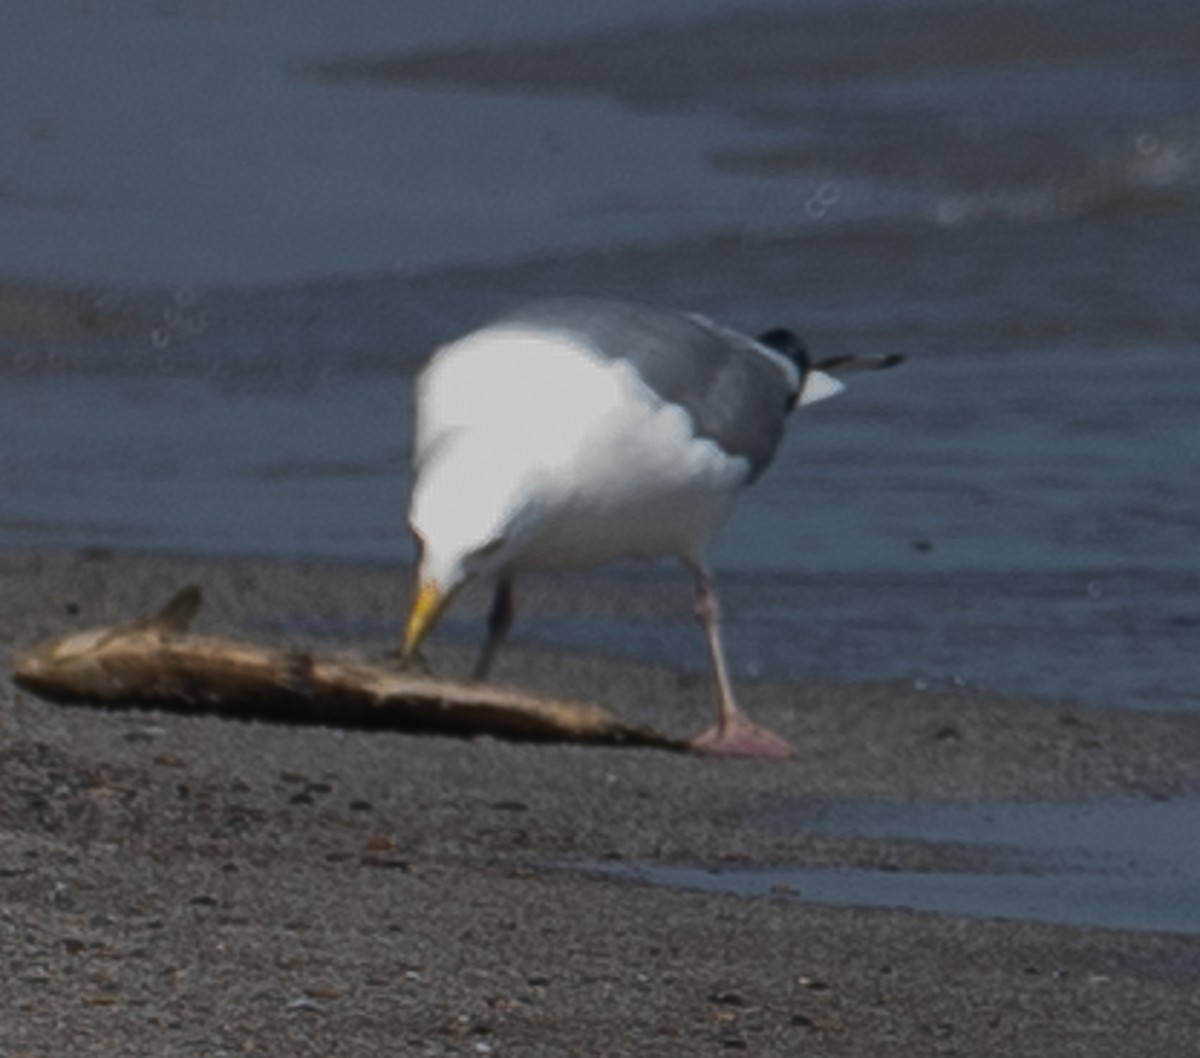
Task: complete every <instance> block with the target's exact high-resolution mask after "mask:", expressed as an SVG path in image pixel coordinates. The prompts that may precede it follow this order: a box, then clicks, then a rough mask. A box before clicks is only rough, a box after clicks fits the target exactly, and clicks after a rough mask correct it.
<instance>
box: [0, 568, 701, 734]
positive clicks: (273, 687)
mask: <svg viewBox="0 0 1200 1058" xmlns="http://www.w3.org/2000/svg"><path fill="white" fill-rule="evenodd" d="M201 602H202V597H201V593H200V590H199V589H198V588H196V587H188V588H185V589H184V590H183V591H181V592H179V593H178V594H177V595H176V596H175V597H174V598H173V599H172V600H171V601H170V602H169V603H168V604H167V605H166V607H164V609H163V610H162V612H161V613H159V614H157V615H156V616H154V617H151V618H149V619H146V620H142V621H136V622H134V623H132V624H127V625H118V626H114V627H111V628H99V629H93V630H91V631H86V632H77V633H74V634H72V635H69V636H66V637H64V638H61V639H56V640H52V641H50V642H47V643H41V644H38V645H37V646H34V647H31V648H29V649H28V650H25V651H23V652H22V653H21V654H19V655H18V656H17V658H16V661H15V665H14V668H15V672H14V679H15V681H16V683H17V684H18V685H19V686H20V687H22V688H24V689H25V690H27V691H30V692H32V693H33V694H36V695H39V696H40V697H42V698H47V699H50V700H52V701H57V702H64V703H77V704H83V705H99V706H109V707H144V708H159V709H169V710H174V711H178V712H185V713H220V714H223V715H227V716H233V717H242V718H258V719H270V720H276V721H282V722H292V723H312V724H328V725H334V726H341V727H347V726H353V727H378V728H393V729H399V730H406V731H437V732H447V733H457V734H463V735H476V734H487V735H498V736H502V737H508V738H518V739H542V740H552V741H564V742H589V743H608V744H615V745H640V746H657V747H659V748H663V749H673V750H686V749H687V748H688V747H687V743H685V742H683V741H681V740H677V739H673V738H669V737H668V736H666V735H662V734H659V733H658V732H656V731H652V730H648V729H645V728H639V727H631V726H629V725H626V724H624V723H622V722H621V721H620V720H618V719H617V718H616V717H615V716H613V715H612V714H611V713H609V712H607V711H606V710H604V709H601V708H599V707H597V706H594V705H587V704H584V703H580V702H572V701H568V700H565V699H559V698H547V697H542V696H537V695H531V694H526V693H525V692H523V691H520V690H517V689H515V688H508V687H497V686H492V685H490V684H482V683H467V682H464V681H456V680H442V679H434V678H432V677H428V676H423V675H418V674H414V673H411V672H405V671H402V670H400V669H399V668H398V667H397V665H396V664H395V663H394V662H393V663H387V662H372V661H368V660H366V659H363V658H360V657H355V656H348V655H329V656H321V655H318V654H315V653H310V652H306V651H296V650H286V649H278V648H274V649H273V648H269V647H262V646H258V645H256V644H253V643H244V642H235V641H231V640H226V639H215V638H207V637H201V636H193V635H189V634H188V628H189V626H190V624H191V621H192V619H193V618H194V617H195V615H196V613H197V611H198V610H199V609H200V606H201Z"/></svg>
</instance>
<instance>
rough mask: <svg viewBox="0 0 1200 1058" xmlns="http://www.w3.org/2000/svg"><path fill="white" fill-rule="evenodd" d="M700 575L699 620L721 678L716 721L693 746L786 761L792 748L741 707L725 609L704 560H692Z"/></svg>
mask: <svg viewBox="0 0 1200 1058" xmlns="http://www.w3.org/2000/svg"><path fill="white" fill-rule="evenodd" d="M686 564H687V566H688V568H689V569H690V570H691V571H692V575H693V576H694V577H695V578H696V620H698V621H699V622H700V625H701V627H702V628H703V629H704V635H705V638H706V639H707V640H708V652H709V655H710V656H711V657H712V664H713V672H714V673H715V675H716V678H717V698H718V713H717V722H716V724H715V725H714V726H713V727H711V728H709V729H708V730H707V731H705V732H704V733H703V734H701V735H697V736H696V737H695V738H694V739H692V747H693V748H694V749H697V750H700V751H701V752H704V753H716V754H721V755H722V756H729V757H762V758H766V759H769V760H783V759H784V758H786V757H790V756H791V755H792V747H791V746H789V745H788V744H787V742H785V741H784V740H783V739H782V738H780V737H779V736H778V735H775V734H772V733H771V732H770V731H768V730H767V729H766V728H765V727H759V726H758V724H755V723H753V722H752V721H751V720H750V719H749V718H748V717H747V716H746V714H745V713H743V712H742V710H741V709H740V708H739V707H738V704H737V701H736V700H735V699H734V697H733V686H732V684H731V683H730V682H729V671H728V668H727V666H726V664H725V649H724V647H723V646H722V645H721V608H720V604H719V603H718V601H717V593H716V590H715V589H714V587H713V581H712V575H711V574H710V573H709V571H708V569H707V568H706V567H705V566H704V565H703V564H702V563H700V562H695V561H688V562H687V563H686Z"/></svg>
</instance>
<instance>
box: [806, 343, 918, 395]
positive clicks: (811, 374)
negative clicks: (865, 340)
mask: <svg viewBox="0 0 1200 1058" xmlns="http://www.w3.org/2000/svg"><path fill="white" fill-rule="evenodd" d="M903 359H904V354H903V353H892V354H890V355H889V356H831V357H829V359H827V360H821V361H820V362H818V363H816V364H813V365H812V367H810V368H809V369H808V371H807V372H805V375H804V388H803V389H802V390H801V391H800V399H799V400H798V401H797V402H796V403H797V404H799V405H801V406H802V407H803V406H804V405H806V404H816V402H817V401H819V400H825V399H826V398H827V397H836V396H837V395H838V394H839V393H841V392H842V390H844V389H845V388H846V383H844V382H843V381H841V379H839V378H835V377H834V376H835V375H844V374H848V373H849V372H852V371H879V370H882V369H883V368H885V367H895V366H896V365H897V364H898V363H900V362H901V361H902V360H903Z"/></svg>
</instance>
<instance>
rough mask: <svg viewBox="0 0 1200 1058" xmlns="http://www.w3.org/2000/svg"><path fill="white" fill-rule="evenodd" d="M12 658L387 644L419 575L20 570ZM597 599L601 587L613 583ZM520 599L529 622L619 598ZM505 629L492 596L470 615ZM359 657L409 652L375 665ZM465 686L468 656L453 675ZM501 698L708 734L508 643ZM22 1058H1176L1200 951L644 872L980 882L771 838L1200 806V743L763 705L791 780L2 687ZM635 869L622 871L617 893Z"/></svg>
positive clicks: (142, 562)
mask: <svg viewBox="0 0 1200 1058" xmlns="http://www.w3.org/2000/svg"><path fill="white" fill-rule="evenodd" d="M0 573H2V575H3V578H4V584H5V592H4V598H5V602H6V604H5V606H4V608H3V613H2V615H0V633H2V636H0V638H2V640H3V642H4V643H5V644H6V649H5V661H6V663H8V662H9V661H10V659H11V650H12V649H15V648H20V647H22V646H26V645H28V644H30V643H32V642H35V641H37V640H40V639H43V638H46V637H48V636H54V635H58V634H62V633H64V632H66V631H69V630H72V629H77V628H82V627H88V626H93V625H102V624H105V623H108V622H111V621H114V620H125V619H128V618H130V617H132V616H136V615H138V614H143V613H148V612H151V611H153V610H154V609H155V608H156V607H157V606H158V605H160V604H161V602H162V601H163V600H164V599H165V598H166V597H167V596H168V595H169V594H170V593H171V592H172V591H173V590H174V589H176V588H177V587H179V586H181V585H182V584H185V583H197V584H201V585H202V586H203V588H204V589H205V591H206V594H207V597H208V600H209V605H208V607H207V608H206V610H205V611H204V613H203V614H202V615H201V617H200V620H199V624H200V627H201V628H202V629H204V630H209V631H220V632H221V633H222V634H234V633H236V634H246V635H250V636H257V637H258V638H262V636H263V633H262V628H263V627H264V622H266V621H268V620H269V619H272V618H281V617H285V616H291V617H295V618H301V617H306V616H307V617H309V618H313V617H317V616H320V617H321V618H322V619H324V620H325V621H327V622H332V623H335V624H336V623H338V622H347V621H357V622H359V624H360V626H363V627H378V628H379V629H380V630H381V633H382V631H383V630H384V629H386V628H387V627H388V622H389V621H391V620H393V619H396V616H397V615H398V614H399V613H400V612H401V609H402V607H403V603H404V592H405V586H406V584H407V579H406V577H405V576H404V571H403V570H391V569H384V568H379V567H362V566H360V567H355V566H339V565H332V564H330V565H318V564H306V565H296V564H285V563H281V562H267V561H251V560H243V561H237V562H220V563H216V562H206V561H200V560H185V559H171V558H164V557H125V556H119V555H112V554H110V553H107V552H89V553H84V554H32V553H25V554H20V553H10V554H6V555H4V556H3V557H2V558H0ZM596 583H603V582H596ZM576 589H577V586H572V585H571V584H569V583H567V584H563V583H561V582H553V581H547V582H544V583H537V584H535V585H533V586H531V589H530V591H529V592H527V593H526V599H525V605H526V607H527V609H529V610H531V611H535V612H536V611H538V610H542V609H548V610H552V611H556V612H569V611H571V610H572V609H573V608H587V607H602V608H606V609H611V610H612V611H613V612H614V613H617V614H620V613H626V614H629V615H632V616H634V617H636V614H637V613H638V608H639V605H645V604H644V602H643V603H639V601H638V600H637V599H636V598H632V597H630V598H626V597H623V595H622V591H624V590H625V589H623V588H622V587H621V585H620V582H619V581H617V582H615V583H614V585H613V586H612V588H611V590H610V593H609V595H608V597H600V598H581V597H580V596H579V593H578V591H577V590H576ZM481 602H482V600H477V599H467V600H466V601H465V612H467V613H468V614H469V613H471V612H472V611H473V610H477V609H478V608H479V605H480V603H481ZM360 645H361V646H362V647H363V648H364V649H368V650H384V649H386V648H387V646H388V645H389V644H388V642H387V639H386V638H385V637H384V636H383V635H382V634H381V636H380V637H379V638H378V641H377V642H363V643H361V644H360ZM433 660H434V663H435V664H436V665H437V666H438V667H439V669H445V670H449V671H453V670H455V669H456V668H458V667H459V666H464V667H465V665H466V663H467V655H466V653H465V651H464V650H463V649H460V648H458V647H454V646H451V647H444V646H443V647H442V648H441V649H438V650H435V651H434V654H433ZM497 676H498V678H500V679H503V680H506V681H510V682H513V683H518V684H521V685H524V686H530V687H541V688H544V689H553V690H557V691H560V692H565V693H570V694H574V695H577V696H579V697H583V698H590V699H592V700H595V701H598V702H600V703H601V704H604V705H607V706H609V707H610V708H612V709H613V710H614V711H616V712H618V713H619V714H620V715H622V716H623V717H626V718H628V719H631V720H636V721H639V722H642V723H652V724H654V725H656V726H659V727H662V728H664V729H666V730H668V731H670V732H672V733H676V734H686V733H688V732H689V731H691V730H693V729H695V728H696V727H697V726H699V724H700V723H701V722H703V721H704V720H705V719H706V718H707V711H708V709H709V707H710V702H709V694H710V688H709V686H708V684H707V682H706V681H704V680H701V679H697V678H696V677H694V676H681V675H679V674H677V673H675V672H672V671H670V670H668V669H663V668H650V667H639V666H637V665H634V664H631V663H628V662H615V661H609V660H605V659H603V658H598V657H594V656H583V655H566V654H562V653H554V654H551V653H549V652H543V651H538V650H535V649H532V648H530V647H528V646H523V645H522V644H521V642H520V641H519V640H518V642H517V643H515V644H514V645H513V649H512V651H511V653H510V654H508V655H507V656H506V658H505V659H504V661H503V663H502V665H501V668H500V671H499V672H498V673H497ZM2 693H3V697H2V699H0V701H2V708H0V758H2V761H3V764H2V768H3V775H4V783H3V787H2V789H0V892H2V893H3V901H2V907H3V910H2V911H0V930H2V931H3V936H4V943H3V946H2V947H0V952H2V955H0V959H2V960H3V968H2V972H3V977H4V980H5V981H6V982H7V983H6V986H5V990H6V993H7V998H6V1002H5V1007H6V1015H5V1017H4V1019H3V1024H2V1026H0V1049H2V1053H4V1054H6V1055H13V1056H16V1055H40V1054H50V1053H59V1054H62V1053H69V1054H72V1055H79V1056H84V1055H105V1056H110V1055H113V1054H122V1055H136V1054H146V1055H151V1054H153V1055H168V1054H192V1053H196V1054H207V1055H217V1054H260V1055H281V1056H282V1055H289V1056H290V1055H296V1054H321V1055H375V1054H414V1055H416V1054H455V1055H458V1054H461V1055H478V1054H497V1055H501V1054H508V1055H565V1054H571V1055H612V1056H618V1055H648V1054H662V1055H676V1054H710V1053H711V1054H716V1053H724V1052H726V1051H730V1050H732V1051H737V1050H745V1051H749V1052H751V1053H755V1054H780V1055H783V1054H800V1053H807V1054H830V1055H877V1054H881V1053H887V1054H901V1055H930V1054H970V1055H985V1054H996V1055H1001V1054H1003V1055H1011V1054H1016V1053H1027V1054H1039V1055H1089V1056H1097V1055H1100V1056H1103V1055H1122V1056H1127V1055H1140V1054H1146V1055H1150V1054H1156V1055H1164V1054H1167V1055H1185V1054H1190V1053H1192V1051H1193V1049H1194V1046H1195V1039H1196V1031H1197V1025H1198V1024H1200V1002H1198V1000H1197V979H1198V974H1200V960H1198V955H1200V947H1198V944H1200V941H1198V940H1197V938H1196V937H1195V936H1186V935H1181V934H1169V933H1153V932H1146V931H1122V930H1106V929H1094V928H1093V929H1089V928H1081V927H1072V926H1061V925H1052V924H1036V923H1031V922H1023V921H1017V920H1000V919H994V920H989V919H986V918H977V917H971V918H967V917H956V916H951V915H942V914H929V913H916V912H912V911H905V910H888V909H867V908H855V907H844V908H838V907H829V906H822V905H820V904H817V903H812V902H809V901H807V900H806V899H805V894H804V892H803V891H796V890H794V889H792V888H790V887H787V886H778V887H776V888H775V889H774V890H772V891H770V892H768V893H766V894H764V895H758V896H739V895H728V894H718V893H704V892H699V891H694V890H689V889H681V888H675V887H670V886H651V885H646V884H642V883H640V882H638V881H637V880H636V879H633V880H630V879H627V878H622V877H620V869H621V868H622V867H623V866H632V865H638V866H639V867H647V866H649V867H653V866H654V865H679V864H682V865H691V866H699V867H706V868H728V867H731V866H738V865H763V864H771V865H795V866H804V867H831V866H832V867H836V866H848V867H855V868H859V869H866V870H872V871H879V872H889V871H925V870H952V871H962V872H970V871H972V870H974V869H976V868H979V867H981V866H983V865H980V864H978V863H975V862H973V859H972V853H971V850H970V849H969V848H968V847H964V848H962V849H955V848H954V847H952V846H944V845H942V846H936V847H935V846H931V845H925V844H923V843H920V842H908V841H894V840H878V839H869V838H855V837H852V836H844V837H838V836H829V835H821V834H820V833H814V832H806V829H805V828H804V827H803V826H788V825H785V824H783V823H781V822H780V821H781V819H787V818H788V817H789V812H794V811H795V810H797V808H798V806H804V805H812V804H819V803H821V802H823V801H839V802H845V801H848V800H861V801H868V802H870V801H891V802H905V801H929V802H948V803H958V804H967V803H975V802H987V801H994V800H1006V799H1008V800H1012V799H1016V800H1046V801H1065V800H1086V799H1092V798H1113V797H1119V798H1127V799H1134V800H1138V801H1158V802H1164V801H1167V802H1169V801H1171V800H1173V799H1182V798H1185V797H1186V796H1189V795H1194V793H1195V790H1196V788H1197V780H1198V778H1200V765H1198V763H1197V762H1198V761H1200V722H1198V721H1197V719H1196V717H1195V716H1193V715H1187V714H1173V715H1172V714H1154V713H1146V712H1139V713H1126V712H1122V711H1117V710H1097V709H1085V710H1078V709H1074V708H1072V707H1070V706H1068V705H1061V704H1049V703H1045V702H1037V701H1022V700H1016V699H999V698H994V697H989V696H985V695H981V694H978V693H972V692H967V691H930V690H925V691H920V690H916V689H914V688H911V687H904V686H900V685H843V686H810V685H803V684H787V685H770V684H765V683H759V684H745V685H744V686H743V697H744V699H745V703H746V705H747V706H748V707H749V708H750V709H751V710H753V711H754V712H755V713H756V714H757V715H760V716H762V717H763V718H764V719H765V720H767V721H768V722H770V723H771V724H772V725H773V726H774V727H776V728H777V729H778V730H780V731H782V732H783V733H784V734H785V735H786V736H788V737H789V738H790V739H792V740H793V742H794V744H795V745H796V747H797V754H796V757H795V758H794V759H793V760H792V761H789V762H787V763H785V764H778V765H767V764H762V763H749V762H741V763H735V762H728V761H716V760H710V759H702V758H696V757H690V756H684V755H677V754H671V753H665V752H660V751H654V750H628V749H608V748H581V747H575V746H557V745H537V744H522V743H514V742H505V741H500V740H496V739H491V738H479V739H454V738H445V737H433V736H417V735H405V734H398V733H391V732H378V731H376V732H371V731H353V730H338V729H334V728H324V727H293V726H284V725H272V724H264V723H250V722H239V721H231V720H222V719H218V718H197V717H183V716H178V715H173V714H170V713H166V712H114V711H103V710H94V709H89V708H86V707H74V708H67V707H63V706H57V705H52V704H49V703H45V702H42V701H39V700H37V699H34V698H32V697H30V696H29V695H26V694H24V693H22V692H20V691H17V690H16V689H14V688H13V687H12V686H11V685H9V684H6V686H5V688H4V690H3V692H2ZM613 868H616V869H617V873H616V874H615V875H614V874H612V873H604V872H605V871H612V869H613Z"/></svg>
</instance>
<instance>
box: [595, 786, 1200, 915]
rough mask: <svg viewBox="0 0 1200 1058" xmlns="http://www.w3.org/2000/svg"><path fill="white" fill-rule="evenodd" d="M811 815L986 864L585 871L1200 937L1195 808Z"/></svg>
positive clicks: (881, 810)
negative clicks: (967, 854)
mask: <svg viewBox="0 0 1200 1058" xmlns="http://www.w3.org/2000/svg"><path fill="white" fill-rule="evenodd" d="M803 816H804V817H803V818H796V819H792V820H791V823H792V825H793V826H794V827H796V828H801V829H808V830H811V831H813V832H816V833H821V834H846V835H854V836H860V837H875V838H903V839H911V840H915V841H920V842H924V843H926V844H930V845H934V846H936V845H952V846H954V847H956V848H957V847H965V848H967V849H968V850H970V851H971V852H972V853H973V854H974V856H975V857H976V858H977V859H978V861H979V867H978V869H976V870H963V871H957V872H946V871H906V870H894V869H890V870H863V869H851V868H832V869H805V868H796V867H785V866H779V867H764V868H745V869H726V868H721V869H704V868H699V867H691V866H660V865H657V864H656V865H650V864H640V865H632V864H623V863H613V864H590V865H587V866H586V867H585V868H583V869H584V870H586V871H587V872H588V873H591V874H597V875H604V876H608V877H612V878H618V879H623V880H627V881H638V882H643V883H646V884H650V885H663V886H669V887H671V888H677V889H696V890H703V891H706V892H720V893H732V894H736V895H739V896H747V897H750V896H753V897H762V896H774V897H776V898H780V899H799V900H805V901H812V902H816V903H823V904H833V905H838V906H860V907H893V908H910V909H913V910H917V911H937V912H942V913H947V914H954V915H969V916H978V917H987V918H1010V919H1026V920H1031V921H1038V922H1054V923H1063V924H1070V925H1081V926H1100V927H1106V928H1112V929H1133V930H1159V931H1165V932H1172V933H1187V934H1200V851H1198V850H1197V845H1196V842H1195V834H1196V828H1197V825H1200V806H1198V805H1196V804H1195V803H1192V802H1180V803H1134V802H1128V803H1121V802H1117V803H1097V802H1090V803H1085V804H985V805H961V806H959V805H921V804H916V805H913V804H905V805H862V804H847V805H836V806H824V807H822V808H820V809H816V810H813V814H811V815H809V814H808V811H807V810H806V811H805V812H804V813H803ZM776 822H777V823H778V822H779V821H778V820H777V821H776Z"/></svg>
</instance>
